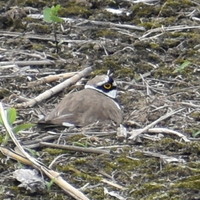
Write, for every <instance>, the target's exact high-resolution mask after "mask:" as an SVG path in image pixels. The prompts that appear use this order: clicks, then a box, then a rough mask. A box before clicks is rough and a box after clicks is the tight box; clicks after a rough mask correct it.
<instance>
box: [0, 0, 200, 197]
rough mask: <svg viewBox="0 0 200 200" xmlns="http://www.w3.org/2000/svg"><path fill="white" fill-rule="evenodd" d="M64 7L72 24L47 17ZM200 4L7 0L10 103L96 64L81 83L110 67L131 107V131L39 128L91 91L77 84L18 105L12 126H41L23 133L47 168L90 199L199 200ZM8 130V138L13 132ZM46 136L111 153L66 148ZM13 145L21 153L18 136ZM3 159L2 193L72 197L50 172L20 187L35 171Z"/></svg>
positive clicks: (3, 87) (4, 20) (2, 6)
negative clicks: (37, 184) (24, 174)
mask: <svg viewBox="0 0 200 200" xmlns="http://www.w3.org/2000/svg"><path fill="white" fill-rule="evenodd" d="M57 4H60V5H61V9H60V11H59V16H60V17H62V18H64V19H65V21H64V22H62V23H57V24H54V23H47V22H45V21H44V20H43V18H42V17H41V15H40V14H42V11H43V9H44V8H45V7H51V6H53V5H57ZM108 8H110V9H108ZM199 8H200V2H199V1H198V0H179V1H176V0H160V1H159V0H154V1H147V0H146V1H143V2H139V1H128V0H122V1H119V0H70V1H62V0H60V1H58V0H55V1H53V2H52V1H45V0H34V1H33V0H18V1H12V0H10V1H1V2H0V38H1V39H0V99H1V102H2V103H3V105H4V107H5V108H9V107H16V105H17V104H18V103H21V102H23V101H24V100H25V99H33V98H35V97H36V96H38V95H39V94H41V93H43V92H44V91H46V90H48V89H50V88H52V87H53V86H55V85H56V84H58V83H59V82H62V81H63V80H59V81H57V82H50V83H42V84H39V85H35V86H33V85H31V84H30V83H32V82H34V81H37V80H38V79H40V78H43V77H46V76H48V75H56V74H60V73H66V72H76V71H81V70H83V69H84V68H86V67H88V66H92V67H93V70H92V73H91V74H88V75H87V76H86V77H85V79H84V80H83V82H82V83H85V82H86V81H87V80H89V79H91V78H92V77H94V76H95V75H97V74H105V73H107V71H108V70H110V71H111V72H112V73H113V77H114V78H115V80H116V82H117V84H118V101H119V102H120V105H121V107H122V109H123V112H124V120H123V126H124V127H125V128H126V132H124V131H120V130H121V129H123V128H121V129H119V128H117V127H115V126H113V125H108V126H98V127H95V126H92V125H91V126H89V127H85V128H83V129H78V128H74V129H73V128H72V129H67V128H62V127H52V128H50V127H48V128H44V127H42V126H38V125H37V122H38V120H39V118H40V116H41V115H45V114H46V113H48V112H49V111H50V110H52V109H53V107H54V106H55V104H57V103H58V102H59V101H60V100H61V99H62V98H63V96H64V95H65V94H66V93H68V92H69V91H71V90H79V89H82V88H83V85H81V86H78V87H74V86H71V87H68V88H66V89H64V90H63V91H62V92H60V93H58V94H56V95H54V96H52V97H51V98H48V99H47V100H44V101H41V102H38V103H37V104H36V105H34V106H31V107H18V108H17V121H16V122H15V124H14V125H13V126H16V125H17V124H24V123H35V124H36V126H34V127H33V128H31V129H28V130H26V131H21V132H20V133H19V134H17V135H16V137H17V138H18V139H19V141H20V142H21V144H22V145H24V147H26V148H28V149H29V152H30V153H31V155H33V156H35V157H37V159H39V160H40V161H41V162H42V163H44V164H45V165H46V166H48V165H49V164H51V163H52V162H53V164H52V169H53V170H55V171H58V172H60V173H61V175H62V177H63V178H64V179H65V180H66V181H67V182H69V183H70V184H72V185H73V186H74V187H76V188H78V189H80V190H81V191H82V192H83V193H84V194H85V195H86V196H87V197H88V198H89V199H93V200H102V199H104V200H108V199H109V200H112V199H113V200H114V199H120V200H121V199H126V200H131V199H134V200H153V199H157V200H158V199H160V200H161V199H162V200H164V199H166V200H168V199H185V200H195V199H199V196H200V162H199V156H200V142H199V140H200V76H199V75H200V67H199V66H200V9H199ZM111 9H112V10H111ZM113 9H114V10H115V11H116V10H117V11H121V12H120V13H119V12H117V13H116V12H114V11H113ZM55 34H56V37H57V39H56V41H55ZM172 112H174V113H172ZM167 113H171V115H170V116H169V117H166V118H164V119H162V117H163V116H166V114H167ZM160 118H161V119H160ZM157 119H160V120H159V121H156V120H157ZM153 122H154V123H153ZM151 123H153V124H151ZM150 124H151V126H148V125H150ZM145 127H146V129H145V130H143V132H142V133H141V134H138V135H137V137H133V134H135V133H136V131H138V130H141V129H143V128H145ZM161 128H162V129H161ZM0 131H1V133H2V134H1V137H0V139H1V142H2V141H3V139H4V137H5V129H4V128H3V127H1V129H0ZM49 137H51V138H50V139H49ZM41 141H45V142H51V143H52V144H68V145H72V146H79V147H87V148H91V147H93V148H96V149H98V148H103V149H106V150H108V151H109V153H107V154H100V153H87V152H77V151H70V150H63V149H59V148H52V147H48V146H44V145H42V144H41V143H40V142H41ZM6 147H8V148H12V149H14V144H13V143H12V141H11V140H10V141H9V142H8V143H7V144H6ZM0 156H1V165H0V174H1V177H0V183H1V184H0V187H1V188H0V199H2V200H3V199H21V200H25V199H26V200H28V199H33V200H36V199H41V200H43V199H52V200H56V199H59V200H60V199H73V197H71V196H70V195H68V194H66V193H65V192H64V191H63V190H62V189H61V188H59V187H58V186H56V184H52V185H51V184H49V182H50V180H49V179H48V178H47V177H46V176H44V179H45V181H47V182H48V184H46V185H48V186H49V185H50V186H49V187H48V189H47V188H45V189H43V190H42V191H39V190H36V191H34V192H33V191H31V190H28V189H27V188H25V187H19V185H20V182H19V181H17V180H15V178H14V177H13V172H14V171H15V170H16V169H21V168H28V169H32V168H31V167H30V166H27V165H23V164H21V163H20V162H16V161H15V160H12V159H9V160H8V159H7V158H6V157H5V156H4V155H3V154H0Z"/></svg>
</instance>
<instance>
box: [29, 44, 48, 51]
mask: <svg viewBox="0 0 200 200" xmlns="http://www.w3.org/2000/svg"><path fill="white" fill-rule="evenodd" d="M45 48H46V47H45V45H44V44H42V43H41V44H40V43H33V44H32V49H33V50H36V51H44V49H45Z"/></svg>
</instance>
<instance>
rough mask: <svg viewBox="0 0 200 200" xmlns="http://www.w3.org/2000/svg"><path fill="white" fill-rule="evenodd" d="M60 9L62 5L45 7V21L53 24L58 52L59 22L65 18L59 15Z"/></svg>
mask: <svg viewBox="0 0 200 200" xmlns="http://www.w3.org/2000/svg"><path fill="white" fill-rule="evenodd" d="M60 9H61V6H60V5H56V6H52V7H51V8H48V7H47V8H44V9H43V16H44V21H46V22H48V23H52V24H53V33H54V39H55V43H56V51H57V53H58V41H57V34H56V30H57V24H58V23H61V22H63V19H62V18H60V17H59V16H58V12H59V11H60Z"/></svg>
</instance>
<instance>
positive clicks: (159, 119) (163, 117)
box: [129, 109, 183, 139]
mask: <svg viewBox="0 0 200 200" xmlns="http://www.w3.org/2000/svg"><path fill="white" fill-rule="evenodd" d="M182 110H183V109H179V110H176V111H172V112H169V113H166V114H165V115H164V116H162V117H160V118H158V119H157V120H155V121H154V122H152V123H151V124H149V125H147V126H146V127H144V128H142V129H137V130H133V131H132V133H131V137H129V139H134V138H135V137H136V136H138V135H140V134H141V133H144V132H145V131H147V130H148V129H150V128H151V127H152V126H155V125H156V124H157V123H159V122H161V121H162V120H165V119H167V118H168V117H171V116H172V115H174V114H176V113H178V112H180V111H182Z"/></svg>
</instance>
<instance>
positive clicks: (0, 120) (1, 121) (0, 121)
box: [0, 113, 3, 125]
mask: <svg viewBox="0 0 200 200" xmlns="http://www.w3.org/2000/svg"><path fill="white" fill-rule="evenodd" d="M0 125H3V120H2V117H1V113H0Z"/></svg>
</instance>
